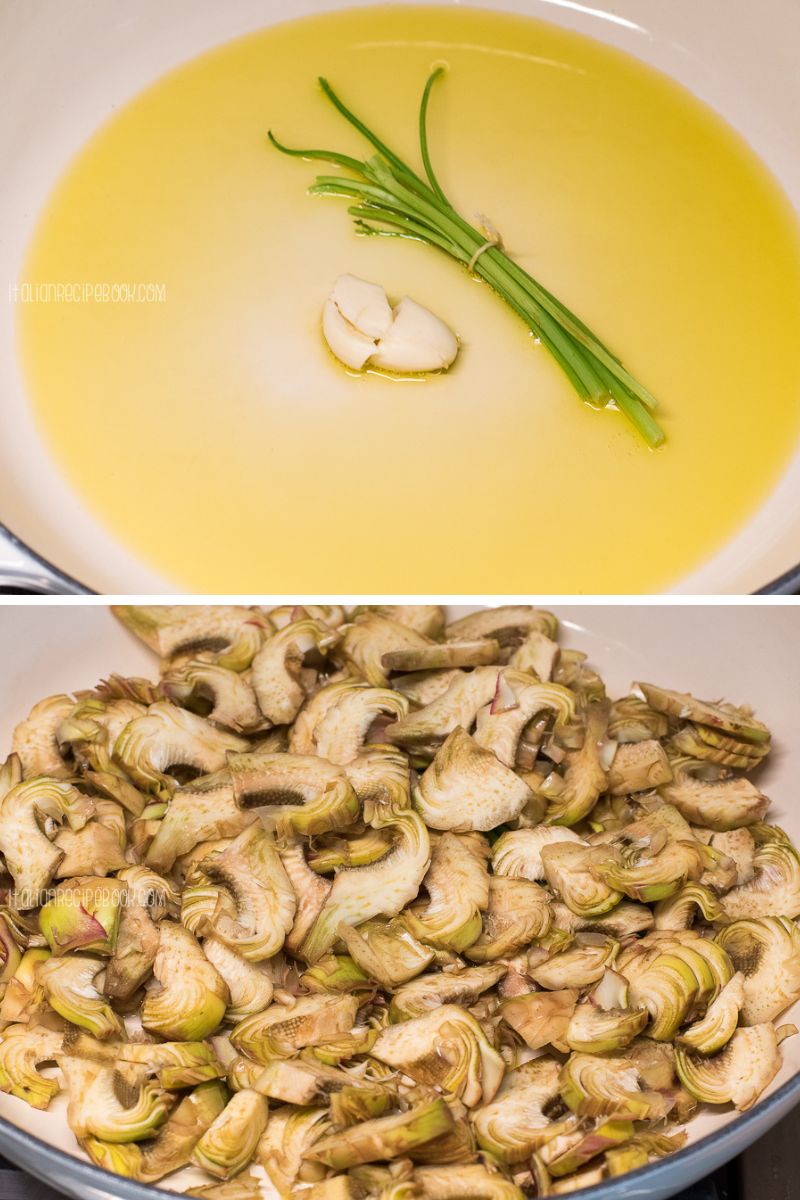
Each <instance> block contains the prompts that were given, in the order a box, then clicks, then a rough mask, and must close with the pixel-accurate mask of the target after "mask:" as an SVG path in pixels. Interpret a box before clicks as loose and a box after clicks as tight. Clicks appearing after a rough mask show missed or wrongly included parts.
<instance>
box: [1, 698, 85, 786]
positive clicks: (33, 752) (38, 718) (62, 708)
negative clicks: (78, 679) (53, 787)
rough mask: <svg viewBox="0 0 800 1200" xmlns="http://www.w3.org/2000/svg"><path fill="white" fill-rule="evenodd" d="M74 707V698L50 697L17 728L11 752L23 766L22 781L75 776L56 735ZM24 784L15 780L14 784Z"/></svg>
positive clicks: (37, 705) (34, 707)
mask: <svg viewBox="0 0 800 1200" xmlns="http://www.w3.org/2000/svg"><path fill="white" fill-rule="evenodd" d="M74 707H75V701H74V700H73V699H72V697H71V696H64V695H60V696H48V697H47V699H46V700H40V701H39V703H38V704H34V706H33V708H32V709H31V711H30V713H29V714H28V716H27V717H26V718H25V720H24V721H20V723H19V725H17V727H16V729H15V730H14V733H13V736H12V739H11V748H12V751H13V753H14V754H15V755H16V756H17V758H18V760H19V763H20V765H21V768H22V777H21V778H23V779H34V778H36V777H37V776H40V775H44V776H47V778H49V779H65V778H67V777H68V776H69V775H71V774H72V771H71V770H70V768H69V766H68V765H67V764H66V763H65V761H64V759H63V758H62V756H61V749H60V747H59V744H58V740H57V738H56V733H57V731H58V728H59V726H60V724H61V722H62V721H63V720H64V718H65V717H66V716H67V715H68V714H69V713H70V712H71V711H72V709H73V708H74ZM20 781H21V780H20V779H15V780H14V783H19V782H20Z"/></svg>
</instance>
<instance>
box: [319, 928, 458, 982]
mask: <svg viewBox="0 0 800 1200" xmlns="http://www.w3.org/2000/svg"><path fill="white" fill-rule="evenodd" d="M338 933H339V937H340V938H341V940H342V941H343V942H344V944H345V946H346V947H347V952H348V954H349V955H350V956H351V958H352V959H353V960H354V961H355V962H356V963H358V965H359V966H360V967H361V969H362V971H365V972H366V974H367V975H369V976H370V978H371V979H375V980H377V982H378V983H379V984H380V985H381V986H382V987H384V988H388V989H390V990H393V989H394V988H397V987H400V986H402V984H404V983H408V982H409V980H411V979H413V978H414V977H415V976H417V975H419V974H420V973H421V972H422V971H424V970H425V968H426V967H428V966H430V964H431V962H432V961H433V957H434V951H433V950H432V949H431V948H430V947H429V946H424V945H423V944H422V942H420V941H418V940H417V939H416V938H415V937H414V936H413V934H411V933H410V932H409V930H408V928H407V926H406V923H405V921H404V919H403V918H402V917H395V918H394V919H393V920H391V921H380V920H373V921H365V923H364V924H363V925H359V927H358V929H354V928H353V927H352V926H350V925H345V924H342V925H340V926H339V930H338Z"/></svg>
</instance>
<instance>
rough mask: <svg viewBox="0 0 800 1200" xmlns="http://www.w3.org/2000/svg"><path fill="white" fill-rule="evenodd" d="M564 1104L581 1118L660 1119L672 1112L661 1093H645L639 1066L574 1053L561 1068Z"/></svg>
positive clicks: (561, 1087) (561, 1089) (614, 1058)
mask: <svg viewBox="0 0 800 1200" xmlns="http://www.w3.org/2000/svg"><path fill="white" fill-rule="evenodd" d="M559 1089H560V1092H561V1096H562V1098H563V1100H564V1103H565V1104H567V1105H568V1107H569V1108H571V1109H572V1111H573V1112H575V1113H577V1114H578V1115H579V1116H581V1117H593V1118H597V1117H616V1118H617V1119H629V1120H632V1121H644V1120H657V1119H659V1118H660V1117H663V1116H664V1115H665V1114H666V1112H667V1111H668V1110H669V1101H668V1100H665V1098H664V1097H663V1096H662V1095H661V1094H660V1093H658V1092H651V1091H642V1089H641V1086H640V1081H639V1073H638V1071H637V1070H636V1067H635V1066H634V1065H633V1064H632V1063H631V1062H630V1061H629V1060H628V1059H625V1058H619V1057H610V1056H607V1057H598V1056H597V1055H594V1054H576V1053H572V1054H571V1055H570V1057H569V1058H568V1060H567V1062H566V1063H565V1064H564V1066H563V1067H562V1069H561V1077H560V1080H559Z"/></svg>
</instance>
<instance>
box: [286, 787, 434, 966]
mask: <svg viewBox="0 0 800 1200" xmlns="http://www.w3.org/2000/svg"><path fill="white" fill-rule="evenodd" d="M374 824H376V825H378V826H379V827H380V828H386V829H391V831H392V833H393V835H394V836H395V839H396V840H395V844H394V846H393V847H392V849H391V850H390V851H389V853H388V854H386V855H384V857H383V858H381V859H379V860H378V862H376V863H372V864H371V865H370V866H368V867H355V868H352V869H350V870H343V871H340V872H339V873H338V875H337V876H336V878H335V879H334V881H333V885H332V887H331V890H330V893H329V894H328V897H327V899H326V901H325V903H324V905H323V907H322V910H321V911H320V914H319V916H318V917H317V919H316V921H315V922H314V925H313V926H312V928H311V930H310V932H309V933H308V935H307V936H306V939H305V941H304V942H303V944H302V947H301V950H300V952H301V954H302V955H303V957H304V958H305V959H307V960H308V961H309V962H315V961H316V960H317V959H318V958H320V957H321V956H322V955H323V954H325V953H326V952H327V951H328V950H329V949H330V948H331V946H332V945H333V943H334V941H335V940H336V937H337V936H338V929H339V926H340V925H342V924H345V925H362V924H363V923H364V922H365V921H369V920H370V919H371V918H372V917H377V916H385V917H394V916H396V915H397V913H399V912H400V911H401V909H402V908H403V907H404V905H406V904H408V902H409V901H410V900H413V899H414V898H415V897H416V895H417V892H418V890H419V885H420V883H421V882H422V880H423V878H424V876H425V872H426V871H427V869H428V866H429V864H430V857H431V850H430V838H429V836H428V830H427V829H426V827H425V823H424V822H423V821H422V820H421V819H420V818H419V817H418V816H417V814H416V813H415V812H413V811H411V810H410V809H399V810H398V809H395V808H393V807H391V806H390V807H389V808H388V810H387V811H386V812H381V813H379V814H376V816H375V818H374Z"/></svg>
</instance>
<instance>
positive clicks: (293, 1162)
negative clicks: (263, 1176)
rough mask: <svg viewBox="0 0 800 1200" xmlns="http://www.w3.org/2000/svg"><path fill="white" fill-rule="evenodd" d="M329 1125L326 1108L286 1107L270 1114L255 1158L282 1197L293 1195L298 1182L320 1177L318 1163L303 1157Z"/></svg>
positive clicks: (325, 1132) (324, 1133)
mask: <svg viewBox="0 0 800 1200" xmlns="http://www.w3.org/2000/svg"><path fill="white" fill-rule="evenodd" d="M330 1127H331V1123H330V1115H329V1113H328V1110H327V1109H326V1108H316V1107H314V1108H292V1107H286V1108H279V1109H276V1110H275V1112H272V1113H270V1118H269V1121H268V1123H267V1128H266V1131H265V1133H264V1136H263V1137H262V1138H261V1141H260V1142H259V1144H258V1148H257V1150H256V1158H257V1159H258V1162H259V1164H260V1165H261V1166H262V1167H263V1168H264V1170H265V1171H266V1173H267V1175H268V1177H269V1179H270V1181H271V1182H272V1183H273V1185H274V1186H275V1188H276V1189H277V1190H278V1192H279V1194H280V1195H281V1196H291V1195H293V1194H294V1189H295V1186H296V1184H297V1183H298V1182H310V1181H313V1180H318V1179H319V1178H320V1172H321V1168H320V1166H319V1164H318V1163H308V1162H307V1161H306V1156H307V1154H308V1153H309V1151H310V1150H311V1148H312V1147H313V1145H314V1143H315V1142H318V1141H319V1140H320V1138H323V1137H325V1136H326V1135H327V1134H328V1133H329V1132H330ZM309 1168H313V1170H311V1171H310V1170H309Z"/></svg>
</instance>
